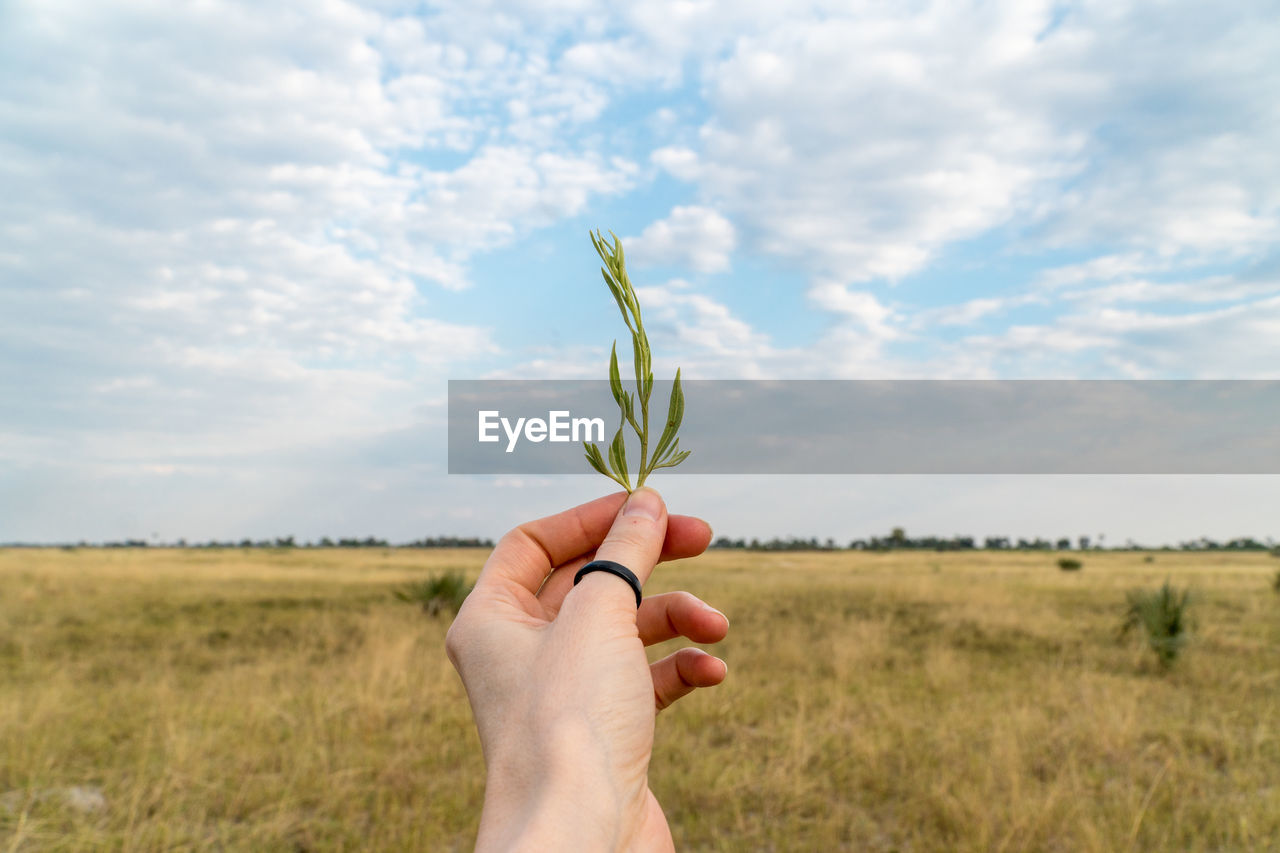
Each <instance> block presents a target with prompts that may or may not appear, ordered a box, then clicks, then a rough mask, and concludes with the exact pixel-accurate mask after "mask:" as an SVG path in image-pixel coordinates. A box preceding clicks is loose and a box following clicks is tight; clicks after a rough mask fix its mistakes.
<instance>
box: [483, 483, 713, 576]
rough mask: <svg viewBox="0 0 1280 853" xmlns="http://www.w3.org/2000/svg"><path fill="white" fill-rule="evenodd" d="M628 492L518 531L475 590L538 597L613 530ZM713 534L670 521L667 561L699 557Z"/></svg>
mask: <svg viewBox="0 0 1280 853" xmlns="http://www.w3.org/2000/svg"><path fill="white" fill-rule="evenodd" d="M626 499H627V493H626V492H615V493H614V494H612V495H606V496H604V497H602V498H597V499H596V500H593V501H589V502H587V503H585V504H581V505H580V506H576V507H573V508H572V509H568V510H565V511H564V512H560V513H557V514H555V515H549V516H547V517H546V518H540V519H538V520H537V521H530V522H527V523H525V524H522V525H520V526H519V527H517V528H515V529H514V530H512V531H511V532H509V533H507V535H505V536H503V537H502V539H501V540H499V542H498V545H497V547H496V548H494V550H493V553H492V554H490V555H489V559H488V560H487V561H486V562H485V565H484V568H483V569H482V570H481V572H480V578H479V580H477V581H476V586H477V587H480V586H481V585H482V584H483V585H485V586H492V585H497V586H499V587H511V586H516V587H520V588H523V589H525V590H527V591H528V592H530V593H537V592H538V590H539V588H540V587H541V586H542V584H543V582H544V581H545V580H546V578H547V576H548V575H549V574H551V572H552V570H553V569H556V568H558V567H560V566H563V565H565V564H566V563H569V562H572V561H574V560H577V559H579V558H581V557H583V556H584V555H587V554H591V553H593V552H594V551H595V549H596V548H598V547H599V546H600V543H601V542H603V541H604V537H605V536H606V535H607V534H608V533H609V528H610V527H612V526H613V520H614V518H616V517H617V515H618V510H619V509H621V508H622V504H623V503H624V502H625V501H626ZM710 540H711V528H710V527H709V526H708V525H707V523H706V522H704V521H702V520H701V519H696V518H693V517H691V516H685V515H675V516H671V518H670V520H669V523H668V532H667V541H666V542H665V543H664V544H663V549H662V550H663V554H662V557H663V559H672V558H681V557H692V556H696V555H697V554H700V553H701V552H702V551H703V549H705V548H706V547H707V543H708V542H709V541H710Z"/></svg>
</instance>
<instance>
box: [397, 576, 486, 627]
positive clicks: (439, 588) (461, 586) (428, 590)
mask: <svg viewBox="0 0 1280 853" xmlns="http://www.w3.org/2000/svg"><path fill="white" fill-rule="evenodd" d="M470 594H471V584H469V583H467V579H466V578H465V577H463V576H462V573H461V572H447V573H445V574H443V575H435V576H432V577H429V578H427V579H426V580H424V581H418V582H417V583H415V584H411V585H410V586H408V587H406V588H405V589H398V590H396V591H395V595H396V598H398V599H400V600H401V601H407V602H410V603H411V604H421V605H422V609H423V611H424V612H425V613H426V614H427V615H428V616H437V615H439V614H441V613H443V612H444V611H445V610H446V609H447V610H449V612H451V613H454V614H457V612H458V609H459V608H460V607H462V602H463V601H465V600H466V598H467V596H468V595H470Z"/></svg>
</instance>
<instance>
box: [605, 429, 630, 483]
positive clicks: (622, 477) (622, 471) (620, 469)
mask: <svg viewBox="0 0 1280 853" xmlns="http://www.w3.org/2000/svg"><path fill="white" fill-rule="evenodd" d="M609 467H610V468H612V469H613V473H615V474H617V475H618V480H619V481H620V482H621V483H623V485H625V486H626V487H627V491H631V486H630V483H631V478H630V477H629V476H628V475H627V445H626V442H625V441H624V440H623V437H622V427H621V426H619V427H618V432H617V433H616V434H615V435H614V437H613V444H611V445H609Z"/></svg>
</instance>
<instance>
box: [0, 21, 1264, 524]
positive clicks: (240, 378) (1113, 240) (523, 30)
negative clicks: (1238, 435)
mask: <svg viewBox="0 0 1280 853" xmlns="http://www.w3.org/2000/svg"><path fill="white" fill-rule="evenodd" d="M1276 44H1280V18H1277V16H1276V15H1275V14H1274V7H1273V6H1271V4H1268V3H1263V2H1259V3H1248V2H1238V3H1232V2H1228V3H1222V4H1214V5H1213V6H1209V5H1208V4H1203V3H1160V4H1154V3H1128V2H1106V3H1102V2H1099V3H1037V2H1024V0H1018V2H994V3H966V2H956V3H913V4H850V3H809V4H772V3H756V2H734V3H721V2H714V0H660V2H649V3H638V4H637V3H633V4H625V5H624V6H619V4H601V3H596V2H590V0H554V2H533V0H526V1H525V2H487V3H486V2H468V3H457V4H455V3H421V4H420V3H412V4H403V3H396V2H390V0H372V2H369V3H365V4H360V3H354V2H340V1H339V0H325V1H324V2H314V1H313V0H309V2H306V3H301V2H299V3H240V2H233V0H206V2H200V3H190V4H187V3H171V2H165V3H160V2H155V3H150V2H120V3H77V2H38V3H37V2H9V3H4V4H0V541H4V540H28V541H30V540H38V541H55V540H69V539H79V538H88V539H104V538H123V537H144V538H148V537H151V536H152V535H153V534H156V535H158V536H159V537H160V538H164V539H175V538H177V537H179V536H185V537H187V538H190V539H202V538H208V537H215V536H216V537H240V536H243V535H250V536H266V535H283V534H294V535H297V536H299V537H300V538H308V537H317V536H320V535H324V534H329V535H356V534H359V535H367V534H370V533H372V534H377V535H383V536H389V537H391V538H396V539H409V538H416V537H418V536H422V535H430V534H435V533H475V534H483V535H497V534H499V533H500V532H501V531H502V530H503V529H505V528H506V527H509V526H510V525H511V524H514V523H517V522H518V521H520V520H522V519H524V518H526V517H529V516H532V515H540V514H545V513H547V512H551V511H554V510H556V509H558V508H560V507H562V506H564V505H567V504H568V503H571V502H575V501H577V500H580V499H586V498H589V497H591V496H593V495H596V494H599V493H601V492H602V491H603V490H604V489H605V487H606V486H607V485H608V484H607V483H606V481H604V480H603V478H595V479H592V478H590V477H586V476H584V477H573V478H559V479H544V480H528V479H525V480H518V479H512V478H506V479H503V478H498V479H494V478H487V479H486V478H459V477H448V476H447V475H445V474H444V467H445V447H444V438H443V435H444V433H443V406H444V395H445V383H446V381H447V380H448V379H450V378H481V377H489V376H517V377H531V378H532V377H538V378H541V377H559V378H570V377H589V378H599V377H601V376H603V372H604V369H605V366H606V363H607V354H608V348H609V345H610V343H611V341H612V340H613V339H614V338H615V337H617V336H618V333H619V332H620V331H621V328H620V324H619V323H618V322H617V321H618V317H617V314H616V310H615V309H614V307H613V305H612V303H611V301H610V299H609V296H608V293H607V291H605V289H604V288H603V286H602V285H601V283H600V281H599V278H598V274H597V272H596V264H595V262H594V258H593V255H592V252H591V247H590V244H589V243H588V241H587V239H586V233H587V231H588V230H589V229H592V228H597V227H598V228H603V229H611V230H613V231H615V232H617V233H618V234H619V235H620V236H622V238H623V240H624V244H625V246H626V248H627V254H628V257H629V259H630V262H631V267H632V272H633V277H634V279H635V280H636V281H637V283H638V284H639V285H641V287H642V291H641V298H642V301H643V304H644V306H645V309H646V317H647V318H648V325H649V326H650V327H651V328H650V333H651V336H652V339H653V345H654V351H655V362H656V364H655V366H656V369H657V370H658V371H659V372H660V373H664V374H665V373H669V372H672V371H674V368H675V367H676V366H677V365H679V366H681V367H682V369H683V370H684V373H685V375H686V376H695V377H699V378H754V377H785V378H819V377H823V378H828V377H836V378H888V377H921V378H948V377H955V378H987V377H1000V378H1103V379H1105V378H1276V375H1277V373H1280V250H1278V249H1277V247H1280V239H1278V238H1280V158H1277V157H1276V155H1275V152H1276V151H1277V150H1280V61H1278V60H1277V58H1276V51H1275V45H1276ZM695 404H696V401H690V405H695ZM852 438H853V439H855V440H856V437H852ZM694 450H695V452H696V448H694ZM584 467H585V463H584ZM664 482H665V483H667V485H666V486H663V487H662V488H663V489H664V492H665V493H666V494H667V495H668V498H669V499H670V500H671V502H672V503H673V505H675V506H676V507H677V508H678V509H681V510H684V511H690V512H697V513H699V514H701V515H704V516H706V517H708V518H709V519H710V520H711V521H712V523H713V525H714V526H716V527H717V528H718V529H719V530H721V531H722V532H725V533H730V534H732V535H741V536H752V535H761V536H771V535H784V534H791V533H795V534H803V535H817V536H821V537H826V536H828V535H831V536H836V537H839V538H845V537H849V536H856V535H866V534H868V533H876V532H882V531H883V530H885V529H887V527H888V526H892V525H905V526H907V527H908V529H909V530H911V531H912V532H920V533H937V534H950V533H956V532H962V533H973V534H977V535H1015V536H1017V535H1053V536H1057V535H1070V536H1076V535H1080V534H1088V535H1095V536H1096V535H1097V534H1098V533H1100V532H1103V533H1106V534H1107V535H1108V537H1109V539H1111V540H1112V541H1123V540H1124V539H1125V538H1128V537H1133V538H1136V539H1139V540H1143V541H1176V540H1178V539H1182V538H1192V537H1195V536H1199V535H1201V534H1209V535H1215V536H1232V535H1243V534H1250V535H1258V536H1265V535H1268V534H1272V533H1275V529H1274V526H1273V525H1274V521H1273V519H1274V516H1275V513H1274V511H1273V509H1274V507H1275V506H1276V505H1277V502H1276V499H1277V498H1278V497H1280V483H1278V482H1277V481H1276V479H1275V478H1269V477H1248V478H1029V477H1027V478H955V477H952V478H927V477H925V478H911V477H900V478H807V479H805V478H764V479H751V480H748V479H745V478H704V477H680V476H670V477H668V478H666V479H665V480H664Z"/></svg>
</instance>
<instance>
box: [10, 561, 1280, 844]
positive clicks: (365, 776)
mask: <svg viewBox="0 0 1280 853" xmlns="http://www.w3.org/2000/svg"><path fill="white" fill-rule="evenodd" d="M1147 556H1150V557H1151V561H1150V562H1148V561H1147V560H1146V557H1147ZM483 558H484V554H483V553H480V552H476V551H425V552H422V551H392V550H388V551H383V550H378V549H362V550H351V551H344V550H324V551H321V550H280V551H241V550H226V551H164V550H152V549H144V550H112V551H98V550H91V549H81V550H74V551H58V550H41V551H32V550H9V551H0V851H4V850H10V851H16V850H97V849H105V850H184V849H201V850H204V849H211V850H253V851H259V850H290V851H302V850H364V849H370V850H396V851H399V850H453V849H468V848H469V846H470V843H471V840H472V838H473V833H474V830H475V826H476V820H477V815H478V810H479V806H480V802H481V793H482V789H481V783H482V765H481V762H480V755H479V749H478V742H477V740H476V737H475V735H474V733H473V731H472V728H471V723H470V717H469V711H468V708H467V705H466V699H465V696H464V694H463V691H462V689H461V686H460V684H459V682H458V680H457V677H456V676H455V674H454V673H453V671H452V669H451V668H450V667H449V664H448V662H447V661H446V659H445V655H444V653H443V640H444V633H445V629H446V622H445V620H433V619H430V618H427V617H426V616H424V615H423V613H422V611H421V610H420V609H418V608H416V607H414V606H412V605H409V604H405V603H404V602H401V601H398V600H397V599H396V598H395V597H394V595H393V594H392V593H393V590H394V589H396V588H398V587H400V586H403V585H404V584H406V583H408V582H410V581H413V580H417V579H421V578H423V577H425V576H428V575H430V574H432V573H433V572H438V571H441V570H443V569H447V568H457V569H462V570H464V571H466V572H467V573H468V574H469V575H472V576H474V574H475V573H476V572H477V571H478V569H479V566H480V563H481V562H482V561H483ZM1278 568H1280V561H1277V560H1275V559H1273V558H1270V557H1267V556H1265V555H1247V554H1246V555H1204V554H1165V553H1158V554H1154V555H1142V554H1118V553H1117V554H1098V555H1095V554H1089V555H1087V556H1086V557H1085V558H1084V569H1083V570H1082V571H1079V572H1070V573H1068V572H1061V571H1059V570H1058V569H1057V567H1056V561H1055V559H1054V557H1053V556H1051V555H1047V554H1035V553H1004V554H990V553H981V552H979V553H971V554H935V553H920V552H911V553H907V552H899V553H889V554H846V553H831V554H747V553H741V552H716V553H712V554H710V555H707V556H704V557H702V558H699V559H697V560H694V561H686V562H683V563H677V564H673V565H670V566H667V567H664V568H662V569H661V570H660V571H659V572H658V574H657V575H656V576H655V579H654V581H653V582H652V583H651V584H650V587H651V591H659V590H661V589H677V588H685V589H690V590H693V591H695V592H697V593H698V594H700V595H702V596H703V597H705V598H706V599H707V600H709V601H711V602H712V603H714V604H715V605H716V606H718V607H720V608H721V609H723V610H724V611H725V612H726V613H728V614H729V616H730V618H731V620H732V630H731V632H730V637H729V639H728V640H727V641H726V642H725V643H723V644H721V646H720V654H722V655H723V656H724V657H725V658H726V659H727V660H728V662H729V681H728V682H727V683H726V684H725V685H724V686H722V687H721V688H718V689H716V690H714V691H705V692H702V693H698V694H695V695H693V696H690V697H687V698H686V699H683V700H681V702H680V703H678V704H677V705H676V706H675V707H674V708H672V709H671V710H669V711H666V712H664V713H663V714H662V715H661V717H660V719H659V731H658V745H657V749H656V752H655V755H654V761H653V772H652V782H653V787H654V790H655V791H656V792H657V794H658V797H659V799H660V800H661V802H662V803H663V804H664V805H665V807H666V809H667V813H668V815H669V817H670V820H671V824H672V828H673V831H674V834H675V838H676V841H677V846H678V847H680V848H682V849H690V850H733V851H739V850H778V851H784V850H901V851H923V850H948V851H951V850H957V851H979V850H980V851H988V850H1072V851H1074V850H1086V851H1088V850H1096V851H1115V850H1127V849H1132V850H1261V849H1277V847H1280V841H1277V839H1280V722H1278V715H1277V710H1278V709H1280V595H1277V594H1276V593H1275V592H1273V591H1272V589H1271V587H1270V581H1271V578H1272V576H1273V575H1274V574H1275V572H1276V570H1277V569H1278ZM1166 577H1169V578H1172V579H1173V581H1174V583H1176V584H1180V585H1188V584H1189V585H1190V586H1191V587H1193V589H1194V590H1195V591H1196V596H1197V601H1196V603H1195V608H1196V609H1195V618H1196V621H1197V625H1198V628H1197V633H1196V636H1195V638H1194V641H1193V642H1192V644H1191V645H1190V647H1189V648H1188V649H1187V651H1186V653H1185V656H1184V659H1183V660H1181V661H1180V662H1179V665H1178V666H1177V667H1176V668H1175V669H1174V670H1173V671H1172V672H1170V673H1168V674H1161V673H1160V672H1159V670H1158V669H1157V668H1156V667H1155V666H1154V665H1153V663H1152V662H1151V661H1153V660H1154V659H1153V658H1151V656H1150V653H1149V652H1148V651H1146V650H1145V649H1144V648H1142V646H1141V645H1140V643H1139V641H1138V640H1137V639H1133V638H1131V639H1130V640H1129V641H1127V642H1123V643H1121V642H1118V641H1117V639H1116V628H1117V626H1118V624H1119V623H1120V621H1121V618H1122V612H1123V607H1124V591H1125V590H1126V589H1129V588H1130V587H1133V586H1136V585H1146V586H1155V585H1158V584H1159V583H1161V582H1162V581H1163V580H1164V579H1165V578H1166ZM667 651H668V649H663V648H661V647H659V648H658V649H655V650H654V654H655V655H658V654H665V653H666V652H667ZM1149 658H1151V661H1149V660H1148V659H1149ZM68 786H91V787H94V788H96V789H99V790H100V791H101V792H102V794H103V795H104V797H105V799H106V806H105V808H102V809H100V810H97V811H76V810H74V809H70V808H68V807H67V806H66V805H65V804H64V803H63V802H62V801H61V800H60V799H58V798H57V797H53V796H49V795H47V792H49V791H56V790H61V789H65V788H66V787H68ZM6 792H16V793H11V794H8V799H7V800H6V799H3V798H4V797H5V796H6ZM42 792H46V793H45V794H44V795H42Z"/></svg>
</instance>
